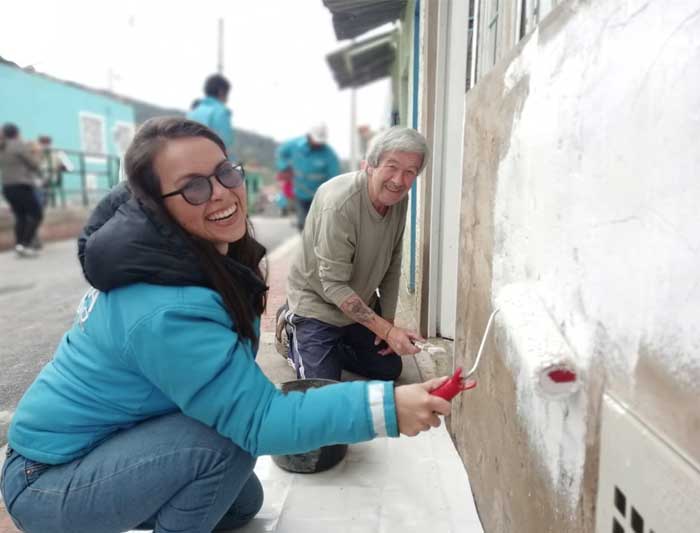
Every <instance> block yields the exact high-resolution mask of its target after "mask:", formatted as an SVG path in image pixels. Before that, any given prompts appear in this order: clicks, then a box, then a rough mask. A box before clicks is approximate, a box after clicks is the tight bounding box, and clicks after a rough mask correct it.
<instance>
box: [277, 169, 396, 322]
mask: <svg viewBox="0 0 700 533" xmlns="http://www.w3.org/2000/svg"><path fill="white" fill-rule="evenodd" d="M407 207H408V198H404V199H403V200H401V201H400V202H399V203H398V204H396V205H393V206H391V207H389V209H388V211H387V212H386V214H385V215H384V216H382V215H380V214H379V213H378V212H377V210H376V209H375V208H374V206H373V205H372V203H371V202H370V199H369V189H368V184H367V174H366V173H365V172H352V173H349V174H343V175H340V176H338V177H336V178H333V179H331V180H330V181H328V182H326V183H324V184H323V185H322V186H321V187H320V188H319V189H318V191H317V192H316V196H315V197H314V201H313V204H312V205H311V210H310V211H309V215H308V218H307V219H306V225H305V227H304V232H303V234H302V246H301V248H300V250H299V251H298V253H297V255H296V256H295V258H294V259H293V261H292V264H291V267H290V270H289V278H288V282H287V299H288V301H289V308H290V310H291V311H292V312H293V313H295V314H297V315H300V316H303V317H307V318H315V319H317V320H321V321H323V322H326V323H328V324H332V325H335V326H347V325H349V324H352V323H353V321H352V320H351V319H350V318H348V317H347V316H346V315H345V314H344V313H343V312H342V311H341V310H340V305H341V304H342V303H343V302H345V300H347V299H348V298H349V297H350V296H352V295H353V294H357V295H358V296H359V297H360V298H361V299H362V301H363V302H365V303H366V304H367V305H369V306H372V305H373V303H374V301H375V290H376V289H377V288H378V289H379V291H380V293H381V300H382V316H383V317H384V318H385V319H387V320H390V321H393V319H394V313H395V311H396V301H397V298H398V289H399V278H400V276H401V245H402V242H403V231H404V227H405V225H406V210H407Z"/></svg>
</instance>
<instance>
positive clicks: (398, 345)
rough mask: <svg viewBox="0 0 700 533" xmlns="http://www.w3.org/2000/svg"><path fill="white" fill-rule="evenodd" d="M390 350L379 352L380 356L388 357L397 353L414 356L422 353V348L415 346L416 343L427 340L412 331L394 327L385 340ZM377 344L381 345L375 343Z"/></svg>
mask: <svg viewBox="0 0 700 533" xmlns="http://www.w3.org/2000/svg"><path fill="white" fill-rule="evenodd" d="M384 340H385V341H386V343H387V345H388V348H385V349H384V350H382V351H380V352H379V355H388V354H390V353H395V354H397V355H414V354H417V353H418V352H420V348H418V346H416V345H415V343H416V342H425V339H424V338H423V337H421V336H420V335H418V333H416V332H415V331H411V330H410V329H404V328H400V327H398V326H392V327H391V329H389V331H388V334H387V336H386V339H384ZM375 344H379V343H378V342H376V341H375Z"/></svg>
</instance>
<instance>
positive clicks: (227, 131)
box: [187, 96, 235, 159]
mask: <svg viewBox="0 0 700 533" xmlns="http://www.w3.org/2000/svg"><path fill="white" fill-rule="evenodd" d="M231 115H232V113H231V110H230V109H229V108H228V107H226V105H225V104H224V103H223V102H222V101H221V100H217V99H216V98H212V97H211V96H207V97H205V98H202V99H201V100H200V101H199V103H198V104H197V106H196V107H195V108H194V109H192V110H191V111H190V112H189V113H187V118H188V119H190V120H194V121H196V122H199V123H200V124H204V125H205V126H207V127H208V128H211V129H212V130H214V131H215V132H216V133H217V135H218V136H219V137H221V140H222V141H224V145H225V146H226V151H227V152H228V154H227V155H228V157H229V158H231V159H235V158H234V156H233V138H234V132H233V127H232V126H231Z"/></svg>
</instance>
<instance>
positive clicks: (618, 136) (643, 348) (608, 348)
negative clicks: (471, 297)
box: [493, 0, 700, 504]
mask: <svg viewBox="0 0 700 533" xmlns="http://www.w3.org/2000/svg"><path fill="white" fill-rule="evenodd" d="M564 7H565V8H566V9H567V10H568V9H570V8H572V9H575V10H576V11H577V12H576V13H575V14H574V15H573V16H572V17H571V19H570V20H568V21H567V22H566V28H565V29H564V30H563V31H560V29H559V28H557V29H556V30H552V28H550V30H552V31H549V30H548V29H547V25H546V24H544V25H543V26H541V27H540V28H539V29H537V30H535V31H536V33H535V34H534V35H533V36H532V38H531V39H530V40H529V42H528V43H527V44H526V47H525V49H524V50H523V51H522V53H521V54H520V55H519V57H518V58H517V59H516V60H515V61H514V62H513V63H512V64H511V66H510V67H509V69H508V71H507V74H506V88H505V91H506V92H507V91H508V90H510V89H511V88H513V87H514V86H515V85H516V83H517V82H518V81H520V80H524V78H523V77H524V76H527V77H528V85H529V95H528V97H527V99H526V100H525V104H524V107H523V109H522V112H521V113H520V115H519V117H517V118H516V119H515V123H514V125H513V130H512V135H511V139H510V147H509V150H508V152H507V155H506V156H505V157H504V158H503V159H502V161H501V163H500V167H499V171H498V184H497V195H496V200H495V225H496V248H495V251H494V265H493V266H494V269H493V273H494V281H493V295H494V298H497V296H498V294H499V293H500V292H501V291H502V290H503V288H504V287H506V286H508V285H510V284H511V283H514V282H523V281H526V282H532V283H533V284H534V285H535V287H536V289H537V292H538V295H539V297H540V298H541V299H542V301H543V303H544V306H545V308H546V309H547V311H548V312H549V314H550V315H551V316H552V318H553V319H554V322H555V323H556V324H558V326H559V327H560V329H561V331H562V332H563V333H564V334H565V337H566V339H567V341H568V342H569V344H570V345H571V348H572V349H573V352H574V353H575V357H576V363H577V365H578V367H579V370H580V375H581V376H582V378H583V380H584V383H585V381H586V379H587V377H588V376H590V375H592V373H593V372H595V371H596V370H597V369H601V368H602V369H604V372H605V374H606V375H607V376H608V379H611V380H614V379H618V380H619V379H620V376H622V380H623V381H626V386H627V387H629V388H630V389H634V387H635V383H634V375H635V369H636V367H637V365H638V362H639V358H640V354H641V353H644V354H649V355H648V357H651V358H652V359H653V361H654V363H655V365H656V367H657V368H659V369H660V372H663V373H664V374H665V375H667V376H669V377H670V379H672V380H673V382H674V383H675V386H677V387H679V388H681V389H685V390H690V391H694V392H695V393H696V394H694V397H696V398H698V399H700V394H697V392H698V387H699V384H700V327H698V324H699V321H700V5H699V4H698V2H697V0H669V1H663V2H662V1H655V2H643V1H641V0H628V1H625V2H609V1H602V0H600V1H592V2H570V3H568V4H565V6H564ZM531 355H533V354H523V353H519V352H517V350H516V349H515V347H513V346H511V347H510V349H509V353H508V361H509V363H510V364H511V365H512V366H513V368H514V372H513V373H514V375H516V380H517V387H518V399H519V402H520V403H519V411H518V415H519V416H520V417H522V419H523V421H524V422H525V425H526V426H527V428H528V432H529V437H530V440H531V447H532V449H534V450H536V452H537V453H538V454H539V455H540V459H541V460H542V462H543V464H544V465H545V466H546V468H547V469H548V471H549V473H550V475H551V478H552V481H553V482H554V483H555V484H556V485H557V486H559V487H560V489H561V490H563V491H567V492H569V493H570V495H571V501H572V504H573V503H574V502H575V501H576V499H577V497H578V494H579V492H580V483H581V480H582V476H583V465H584V460H585V439H586V427H587V421H586V416H587V414H588V413H589V411H590V407H589V405H588V402H587V401H586V400H585V397H583V398H580V397H579V398H578V399H577V400H575V401H574V400H572V401H570V402H568V403H567V402H560V403H556V404H555V403H553V402H547V401H546V400H544V399H543V398H542V397H541V396H540V395H538V394H536V393H535V392H534V390H533V383H532V380H531V379H530V378H529V377H528V375H527V373H525V372H519V370H521V369H522V368H525V367H528V365H530V364H531V363H532V361H524V360H523V358H524V357H529V356H531ZM645 357H646V356H645ZM696 459H697V458H696Z"/></svg>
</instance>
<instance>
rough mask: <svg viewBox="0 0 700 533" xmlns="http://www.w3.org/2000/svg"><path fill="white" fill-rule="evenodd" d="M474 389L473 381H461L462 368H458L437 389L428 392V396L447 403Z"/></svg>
mask: <svg viewBox="0 0 700 533" xmlns="http://www.w3.org/2000/svg"><path fill="white" fill-rule="evenodd" d="M474 387H476V381H474V380H473V379H470V380H467V381H462V367H458V368H457V370H455V373H454V374H453V375H452V377H451V378H450V379H448V380H447V381H445V383H443V384H442V385H440V386H439V387H438V388H437V389H435V390H433V391H430V394H433V395H435V396H439V397H440V398H444V399H445V400H447V401H448V402H449V401H450V400H451V399H452V398H454V397H455V396H457V395H458V394H459V393H460V392H462V391H465V390H469V389H473V388H474Z"/></svg>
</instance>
